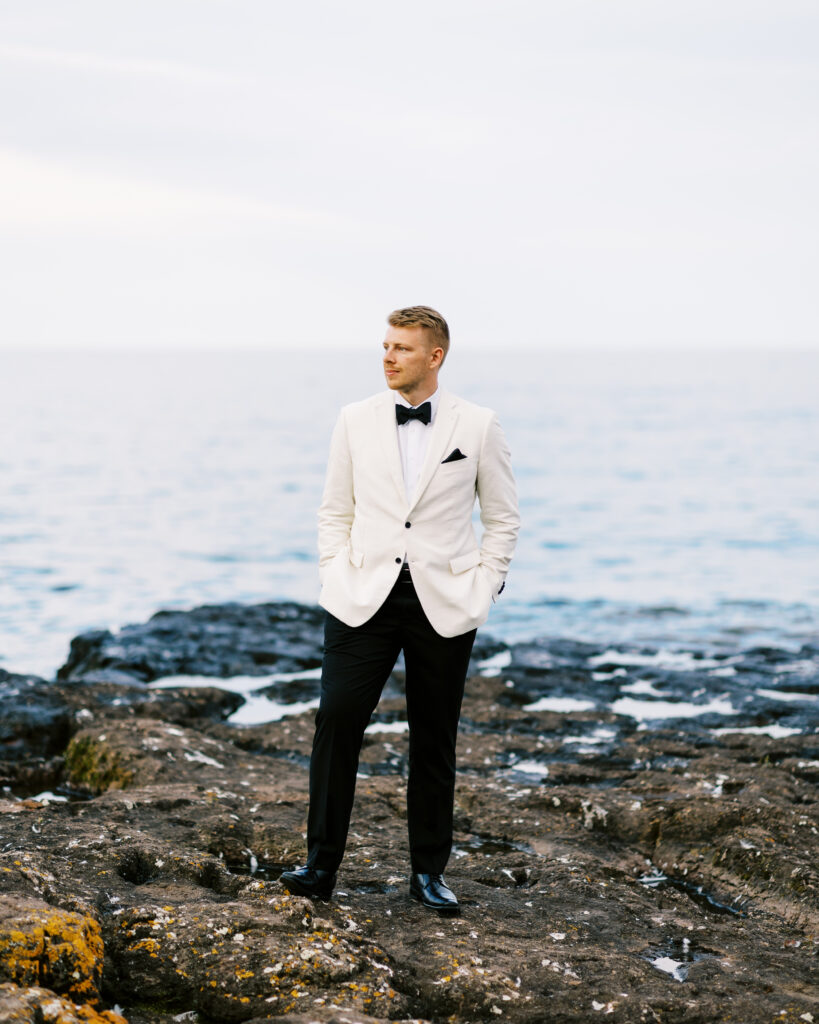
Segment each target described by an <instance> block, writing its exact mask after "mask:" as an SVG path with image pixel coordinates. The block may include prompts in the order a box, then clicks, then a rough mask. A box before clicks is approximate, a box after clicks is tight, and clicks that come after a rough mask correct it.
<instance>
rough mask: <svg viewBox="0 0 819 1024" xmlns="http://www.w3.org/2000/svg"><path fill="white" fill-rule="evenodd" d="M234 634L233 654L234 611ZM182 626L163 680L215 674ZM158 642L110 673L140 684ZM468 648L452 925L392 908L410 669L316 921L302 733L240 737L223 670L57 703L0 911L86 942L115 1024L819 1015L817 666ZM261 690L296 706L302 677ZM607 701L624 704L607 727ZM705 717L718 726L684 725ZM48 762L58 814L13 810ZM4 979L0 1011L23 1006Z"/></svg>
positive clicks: (379, 720) (810, 653)
mask: <svg viewBox="0 0 819 1024" xmlns="http://www.w3.org/2000/svg"><path fill="white" fill-rule="evenodd" d="M251 617H252V616H251ZM228 619H230V616H228ZM152 621H153V620H152ZM204 621H207V618H205V620H204ZM231 621H234V620H231ZM295 621H299V620H298V617H297V618H296V619H295V620H293V622H295ZM293 622H290V625H286V629H290V628H291V626H292V627H293V628H294V629H295V628H296V627H295V625H293ZM189 625H190V624H189ZM199 626H201V622H200V623H199V625H197V626H196V629H199ZM187 628H188V627H187V626H186V627H185V630H187ZM232 628H235V630H236V634H237V637H238V638H239V639H240V642H239V643H237V650H238V651H240V652H242V651H244V652H245V653H243V654H241V657H242V658H244V657H245V656H246V654H247V640H246V634H244V633H243V631H244V630H245V629H246V628H247V617H246V616H245V615H244V614H242V615H239V614H238V613H237V617H236V618H235V621H234V626H233V627H232ZM318 628H319V627H318V619H317V623H316V630H318ZM185 630H183V633H184V636H185V638H186V639H185V640H184V645H183V646H184V652H182V651H180V652H178V658H177V660H178V662H179V663H180V664H181V663H182V661H183V655H184V658H187V659H189V661H190V662H191V663H193V662H197V663H199V664H200V665H209V666H210V667H211V668H212V669H216V668H219V667H220V666H222V667H224V666H227V665H228V660H227V654H226V653H225V648H224V644H223V640H224V637H222V639H220V640H219V643H218V644H217V645H216V646H215V647H214V646H213V645H212V644H211V640H210V639H209V637H208V632H207V630H204V631H201V632H199V633H197V632H196V630H195V629H193V626H191V631H190V632H185ZM225 635H227V634H225ZM316 636H318V633H317V632H316V633H315V635H314V639H315V637H316ZM242 637H244V639H242ZM98 639H99V638H98ZM154 640H156V637H154V638H153V639H152V640H151V642H150V643H147V641H145V643H143V640H140V641H139V642H138V643H139V644H143V647H142V649H141V650H142V653H141V654H139V656H137V654H136V652H137V647H138V645H137V647H135V648H134V649H133V650H132V651H130V653H129V658H126V659H125V660H123V661H122V663H121V665H119V666H114V670H115V671H116V672H134V673H136V672H137V670H139V671H140V672H142V671H143V669H144V668H145V666H146V664H148V667H149V669H150V672H157V671H159V669H160V667H161V665H162V664H163V662H162V659H161V658H160V659H159V660H156V658H155V657H154V656H155V654H156V651H155V649H154V647H152V646H151V645H152V644H153V643H154ZM107 642H108V641H105V643H107ZM293 642H294V643H295V640H294V641H293ZM105 643H103V644H102V646H99V645H97V646H95V644H96V641H95V642H94V643H88V644H86V646H85V655H84V656H86V657H88V658H89V659H92V660H93V657H94V656H95V655H94V652H95V651H96V652H99V651H101V650H103V649H105V650H106V651H107V652H108V654H107V655H106V656H108V655H111V653H112V652H111V649H110V648H109V647H105ZM268 643H270V640H269V638H268ZM146 645H147V646H146ZM220 645H222V646H220ZM80 646H81V647H82V645H80ZM146 650H147V651H148V653H149V654H150V657H147V655H145V651H146ZM214 651H222V653H221V654H219V655H218V656H217V655H216V654H215V653H214ZM479 653H480V655H481V656H480V657H478V659H477V662H476V664H477V665H480V663H481V662H483V661H486V660H487V659H492V661H490V664H489V666H488V667H486V668H483V667H482V668H481V669H480V672H481V674H477V675H475V676H473V677H472V678H470V679H469V680H468V683H467V687H466V695H465V698H464V704H463V715H462V722H461V731H460V736H459V745H458V757H459V777H458V782H457V788H456V806H455V829H456V831H455V843H454V847H453V852H452V856H451V858H450V862H449V866H448V869H447V880H448V882H449V883H450V884H451V885H452V887H453V888H454V889H455V891H456V892H457V893H458V895H459V898H460V900H461V907H462V913H461V916H460V917H458V918H453V919H440V918H438V917H437V916H436V915H435V914H434V913H431V912H429V911H427V910H426V909H425V908H423V907H421V906H419V905H418V904H416V903H414V902H413V901H411V900H410V899H409V896H408V885H407V883H408V870H409V865H408V854H407V836H406V772H407V765H408V736H407V733H406V732H405V731H402V727H401V723H402V722H404V721H405V715H406V708H405V697H404V694H403V675H402V673H401V671H400V668H399V669H398V670H397V671H396V672H395V673H394V675H393V679H392V681H391V683H390V686H389V687H388V688H387V690H386V691H385V694H384V697H383V699H382V701H381V703H380V705H379V707H378V709H377V712H376V715H375V716H374V720H373V726H374V728H373V729H371V730H370V731H369V732H368V733H367V734H366V736H365V744H364V748H363V750H362V756H361V763H360V772H359V774H360V778H359V780H358V787H357V794H356V802H355V806H354V809H353V819H352V823H351V832H350V838H349V842H348V848H347V853H346V856H345V860H344V863H343V865H342V867H341V870H340V874H339V883H338V887H337V890H336V893H335V895H334V898H333V899H332V900H331V901H329V902H327V903H320V902H317V903H315V904H313V903H312V902H311V901H309V900H304V899H301V898H299V897H294V896H290V895H288V894H287V893H285V892H284V890H283V889H282V887H281V886H280V885H279V883H278V882H277V881H276V879H277V878H278V875H279V873H280V872H281V870H282V868H284V867H290V866H292V865H294V864H297V863H303V862H304V856H305V853H306V850H305V819H306V809H307V765H308V763H309V753H310V746H311V742H312V732H313V716H314V712H313V711H306V712H303V713H301V714H294V715H288V716H286V717H284V718H281V719H280V720H276V721H270V722H267V723H264V722H261V723H258V724H255V725H253V726H249V727H237V726H236V725H233V724H231V723H230V722H229V721H227V718H228V716H229V714H230V708H232V707H234V706H235V703H236V700H237V699H238V700H241V697H238V698H237V695H235V694H230V695H228V696H229V698H230V699H229V700H228V699H227V698H224V697H222V696H220V693H223V691H219V690H218V679H216V678H214V680H213V682H214V688H208V690H205V689H196V688H194V687H187V688H180V689H172V690H164V689H163V690H156V689H152V688H150V687H147V686H145V685H144V683H137V684H135V683H134V682H133V681H131V682H126V683H124V682H123V681H122V678H121V677H118V678H117V679H108V680H106V679H105V678H104V677H102V676H100V675H98V674H97V675H96V676H95V678H96V680H97V681H96V682H95V683H93V684H91V683H90V682H89V677H88V676H86V675H85V674H84V671H85V670H82V669H80V666H79V663H78V664H77V666H76V667H77V670H78V673H79V674H78V675H77V676H76V677H74V678H72V679H67V680H65V681H61V682H59V683H58V684H52V686H53V689H52V690H51V691H49V695H52V696H54V697H55V698H58V699H59V701H60V702H61V704H62V706H64V707H65V708H67V709H68V717H69V721H70V737H69V738H68V739H67V740H66V746H65V747H64V748H63V749H58V750H56V751H55V752H54V753H53V755H52V756H51V757H50V758H46V757H45V755H41V756H40V757H39V761H38V759H37V758H35V757H32V758H29V759H28V760H26V759H25V758H23V759H21V760H18V761H13V762H12V761H9V762H8V763H7V764H8V766H10V767H8V778H9V779H10V785H11V790H12V792H11V794H7V796H6V799H5V800H2V801H0V811H2V815H0V893H2V898H3V901H4V906H5V905H6V901H8V900H12V901H16V902H14V904H13V905H14V906H15V907H16V908H17V909H18V911H19V914H18V918H19V916H20V915H21V914H22V912H23V911H22V909H21V908H25V907H35V906H36V907H37V908H39V910H38V913H41V914H42V913H46V911H44V910H43V907H48V908H51V909H52V911H53V912H55V913H59V914H61V915H73V917H71V920H73V921H76V922H79V921H93V922H96V923H97V927H98V935H99V939H100V941H101V943H102V946H103V949H104V957H102V958H101V959H97V960H94V961H93V964H96V965H97V966H96V967H94V966H93V965H92V964H90V963H85V962H83V967H82V971H81V970H79V969H78V968H77V973H78V974H79V978H75V979H74V981H75V983H77V984H84V985H86V986H87V987H86V988H84V989H83V994H84V993H85V992H86V991H88V992H96V993H97V995H98V996H99V999H100V1002H99V1003H96V1004H92V1003H91V1002H89V1001H85V1002H83V1003H80V1004H79V1005H80V1006H81V1008H83V1012H88V1013H92V1012H93V1013H97V1012H99V1013H103V1012H104V1011H103V1009H102V1008H103V1007H104V1006H113V1005H114V1004H117V1003H118V1004H119V1005H121V1006H122V1007H123V1008H124V1009H123V1012H124V1014H125V1016H126V1018H127V1019H128V1020H129V1021H131V1022H132V1024H171V1022H172V1021H174V1024H176V1022H179V1021H197V1022H199V1024H205V1022H207V1021H233V1020H236V1021H251V1022H258V1024H260V1022H261V1021H262V1020H272V1019H275V1018H276V1017H283V1018H285V1019H287V1020H295V1021H303V1022H305V1024H306V1022H307V1021H323V1022H324V1021H338V1022H341V1021H345V1022H349V1021H351V1020H356V1021H362V1022H365V1024H366V1022H367V1021H370V1022H376V1021H386V1020H397V1019H405V1020H406V1019H410V1018H411V1019H418V1020H426V1021H430V1020H443V1019H449V1020H453V1021H456V1022H457V1021H463V1022H468V1021H478V1020H480V1021H485V1020H495V1019H499V1020H501V1021H502V1020H509V1021H515V1022H521V1024H535V1022H538V1024H539V1022H540V1021H542V1020H544V1019H547V1018H548V1019H553V1020H559V1021H566V1022H569V1021H577V1022H583V1024H587V1022H588V1021H589V1020H596V1019H597V1018H598V1016H599V1017H600V1018H605V1019H611V1020H612V1021H615V1022H628V1024H631V1022H633V1024H638V1022H639V1024H643V1022H649V1021H660V1020H662V1021H667V1022H674V1021H679V1022H683V1021H685V1022H686V1024H688V1022H697V1021H700V1022H703V1024H705V1022H709V1024H710V1022H711V1021H714V1020H728V1021H731V1020H733V1021H735V1022H737V1024H757V1022H760V1024H761V1022H763V1021H764V1022H766V1024H767V1022H768V1021H771V1020H783V1021H792V1022H794V1024H795V1022H796V1021H799V1020H804V1021H807V1020H808V1016H806V1015H812V1016H813V1017H814V1019H816V1020H817V1021H819V997H817V993H816V986H815V972H816V966H817V957H819V946H817V940H816V936H817V935H818V934H819V877H817V868H816V865H817V864H819V801H818V800H817V791H816V781H817V779H818V778H819V734H817V732H816V729H817V726H819V721H817V705H816V703H815V702H813V701H811V700H810V696H811V695H812V694H813V692H814V691H813V690H812V687H814V685H815V684H816V666H817V657H819V651H815V650H807V649H803V651H801V652H799V653H798V654H790V655H789V656H788V655H782V654H781V652H780V653H774V652H772V651H771V650H767V651H758V650H757V651H751V652H735V653H734V654H731V655H727V654H725V652H718V655H719V656H717V655H716V654H714V655H712V654H709V653H708V652H685V651H677V652H667V651H665V652H664V651H651V650H648V649H645V648H626V647H622V648H611V649H606V648H604V647H600V646H596V645H591V644H586V645H584V644H577V643H575V642H573V641H542V642H540V641H539V642H537V643H535V644H531V645H516V646H515V647H513V648H511V649H509V651H508V652H507V651H506V650H505V649H504V648H503V647H500V649H498V647H495V646H492V645H490V646H489V647H488V648H487V649H486V650H485V651H482V652H479ZM131 654H133V655H134V657H133V658H131V657H130V655H131ZM484 655H485V656H484ZM311 657H312V662H313V664H317V663H318V658H319V657H320V652H319V650H318V647H316V649H315V650H314V651H313V654H312V656H311ZM146 658H147V662H146ZM129 659H130V660H129ZM171 660H173V659H171ZM310 660H311V658H310V657H306V661H310ZM493 664H494V668H493V667H492V665H493ZM140 666H142V667H140ZM303 667H304V666H302V668H303ZM302 668H298V669H296V670H295V671H301V670H302ZM109 670H111V666H110V665H108V666H103V665H98V666H96V667H89V668H88V672H89V673H91V672H93V673H105V672H107V671H109ZM174 671H178V669H174ZM243 671H246V669H243ZM266 671H269V670H266ZM69 674H70V673H69ZM256 674H260V675H261V674H264V672H258V673H256ZM40 682H41V683H42V681H40ZM44 685H45V684H44ZM34 689H35V690H36V692H38V693H39V692H40V689H39V685H38V687H35V688H34ZM208 691H210V692H208ZM758 691H763V692H762V693H760V692H758ZM270 694H271V696H272V697H273V699H275V700H277V701H288V700H290V701H298V702H304V701H306V700H309V699H315V695H316V694H317V680H315V679H311V678H302V679H296V680H282V681H281V683H274V684H273V685H272V686H271V687H270ZM794 694H798V695H800V696H799V697H798V699H797V698H794V697H793V695H794ZM782 695H785V696H782ZM626 697H628V698H629V700H633V701H635V702H639V703H638V704H637V705H632V704H629V705H625V706H624V705H621V706H620V708H621V710H620V712H619V713H618V712H617V710H616V707H617V704H616V702H617V701H619V700H622V699H623V698H626ZM543 698H548V699H547V700H546V702H545V703H544V702H543ZM748 698H750V699H748ZM803 698H804V699H803ZM718 700H722V701H723V702H724V703H725V704H726V705H727V704H730V706H731V709H732V710H733V713H732V714H728V713H727V712H726V713H723V712H713V711H712V712H711V717H707V716H704V715H703V714H701V713H699V714H696V713H691V708H692V707H693V708H694V711H696V710H697V708H698V707H708V706H709V705H710V706H712V707H713V705H714V702H715V701H718ZM539 702H540V703H539ZM650 702H655V703H656V707H657V708H660V709H662V714H659V713H658V714H657V715H656V718H655V717H653V716H652V715H651V714H650V711H651V709H650V708H649V709H648V710H646V708H645V707H644V706H643V705H644V704H649V703H650ZM626 707H629V708H631V710H632V711H634V712H635V714H630V713H626V712H625V708H626ZM669 707H671V713H669ZM675 707H677V708H678V709H679V711H680V714H679V716H677V717H675V715H674V714H673V712H674V710H675ZM637 712H639V713H640V714H642V713H643V712H646V714H645V717H640V716H639V715H638V714H637ZM663 715H664V716H665V719H664V720H663V718H662V716H663ZM728 725H730V726H733V727H734V728H744V727H747V726H751V727H754V728H758V727H762V728H764V729H768V731H770V730H771V728H773V727H775V726H782V728H780V729H779V730H776V729H774V734H773V735H767V734H765V733H764V732H762V733H754V732H751V733H748V732H723V731H722V730H723V729H724V728H725V727H726V726H728ZM379 726H381V727H386V728H387V729H388V730H389V731H379V728H378V727H379ZM714 726H717V727H718V728H715V727H714ZM797 729H798V730H799V731H795V730H797ZM37 764H39V765H40V770H41V772H42V774H41V776H40V777H41V778H43V779H45V778H46V777H47V773H48V772H50V773H51V775H50V776H48V778H49V788H51V789H57V790H59V791H62V792H64V793H66V794H67V795H69V796H70V797H71V799H69V800H67V801H64V802H56V803H41V802H38V801H34V800H31V799H25V797H27V796H30V795H31V792H32V791H31V790H27V791H21V789H20V788H19V785H18V784H19V783H20V781H21V780H22V779H23V777H24V776H23V770H24V769H25V770H26V771H29V772H33V771H34V769H35V767H36V765H37ZM46 765H48V766H49V767H48V769H46ZM34 777H35V776H33V775H29V781H32V780H33V778H34ZM79 793H82V794H84V797H85V799H83V800H79V799H76V797H77V794H79ZM89 941H90V940H89ZM38 962H39V961H38ZM100 963H101V964H102V967H101V968H100V966H99V965H100ZM83 972H85V973H83ZM4 977H7V978H9V981H8V983H7V989H8V986H16V987H14V991H13V992H11V991H10V990H9V999H14V1000H17V999H18V998H21V996H20V993H21V992H26V991H28V992H32V991H34V989H33V988H28V989H26V988H25V987H24V986H25V984H27V983H21V979H18V981H17V982H12V980H11V976H10V975H8V974H7V975H4ZM72 977H73V972H72ZM35 980H36V979H35ZM64 980H65V979H64V978H63V980H59V979H57V978H54V977H51V978H50V983H53V984H54V985H56V986H58V987H59V985H61V984H63V981H64ZM39 983H40V984H43V981H42V978H39ZM89 986H90V987H89ZM2 991H3V992H4V993H5V992H6V990H2ZM3 998H5V995H4V996H3ZM54 998H55V999H56V998H58V997H57V996H56V995H55V997H54ZM60 998H67V996H60ZM10 1005H11V1004H10ZM14 1005H18V1004H17V1003H15V1004H14ZM783 1011H784V1014H783ZM37 1012H39V1011H37ZM66 1012H68V1011H66ZM22 1019H26V1018H22ZM31 1019H32V1020H35V1019H37V1020H38V1019H39V1018H36V1017H32V1018H31ZM43 1019H48V1018H46V1017H43ZM66 1019H70V1018H66ZM77 1019H86V1018H81V1017H78V1018H77ZM88 1019H92V1018H88Z"/></svg>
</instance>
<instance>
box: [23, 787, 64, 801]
mask: <svg viewBox="0 0 819 1024" xmlns="http://www.w3.org/2000/svg"><path fill="white" fill-rule="evenodd" d="M29 799H30V800H37V801H38V802H39V803H41V804H51V803H57V804H64V803H66V802H67V800H68V797H67V796H60V795H59V794H57V793H52V792H51V790H49V789H47V790H45V791H44V792H42V793H38V794H37V796H32V797H29Z"/></svg>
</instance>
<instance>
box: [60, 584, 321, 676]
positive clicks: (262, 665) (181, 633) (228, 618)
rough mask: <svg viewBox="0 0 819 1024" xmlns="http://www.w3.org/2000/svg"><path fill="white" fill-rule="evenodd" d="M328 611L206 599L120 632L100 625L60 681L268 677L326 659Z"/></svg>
mask: <svg viewBox="0 0 819 1024" xmlns="http://www.w3.org/2000/svg"><path fill="white" fill-rule="evenodd" d="M323 624H324V613H323V612H322V611H321V609H319V608H316V607H313V606H308V605H300V604H295V603H292V602H281V603H269V604H258V605H243V604H238V603H228V604H222V605H202V606H200V607H198V608H194V609H192V610H191V611H160V612H157V613H156V614H155V615H153V616H152V617H151V618H150V619H149V620H148V622H147V623H144V624H135V625H129V626H124V627H123V628H122V629H121V630H120V631H119V632H118V633H117V634H116V635H112V634H111V633H110V632H108V631H107V630H95V631H93V632H89V633H84V634H83V635H82V636H79V637H75V638H74V639H73V640H72V641H71V652H70V655H69V657H68V660H67V661H66V663H65V664H64V665H63V666H62V667H61V668H60V669H59V671H58V672H57V678H58V679H60V680H68V679H77V678H82V677H85V676H86V675H87V674H90V673H94V676H93V678H95V679H99V678H100V675H99V673H101V672H105V673H109V672H112V673H117V674H118V675H117V676H116V677H108V678H109V679H110V680H111V681H115V679H117V680H121V679H122V678H123V677H128V678H130V679H133V680H136V681H140V682H150V681H151V680H154V679H159V678H160V677H162V676H172V675H203V676H232V675H266V674H269V673H270V672H271V671H273V670H275V671H277V672H297V671H299V670H301V669H305V668H313V667H315V666H317V665H320V664H321V656H320V653H319V652H320V650H321V643H322V637H323Z"/></svg>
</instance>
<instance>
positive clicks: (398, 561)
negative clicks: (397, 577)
mask: <svg viewBox="0 0 819 1024" xmlns="http://www.w3.org/2000/svg"><path fill="white" fill-rule="evenodd" d="M403 561H404V559H403V558H396V560H395V564H396V565H400V564H401V563H402V562H403Z"/></svg>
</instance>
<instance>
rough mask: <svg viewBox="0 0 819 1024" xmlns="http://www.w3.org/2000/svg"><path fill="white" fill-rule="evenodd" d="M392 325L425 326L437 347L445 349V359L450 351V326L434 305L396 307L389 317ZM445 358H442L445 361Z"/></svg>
mask: <svg viewBox="0 0 819 1024" xmlns="http://www.w3.org/2000/svg"><path fill="white" fill-rule="evenodd" d="M387 323H388V324H389V325H390V327H425V328H426V329H427V331H428V332H429V335H428V336H429V340H430V341H431V342H432V344H433V346H434V347H435V348H442V349H443V350H444V359H446V354H447V352H449V327H448V325H447V322H446V320H444V318H443V317H442V316H441V314H440V313H439V312H438V311H437V310H436V309H433V308H432V306H406V307H405V308H404V309H394V310H393V311H392V313H390V315H389V316H388V317H387ZM444 359H442V360H441V362H442V363H443V361H444Z"/></svg>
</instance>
